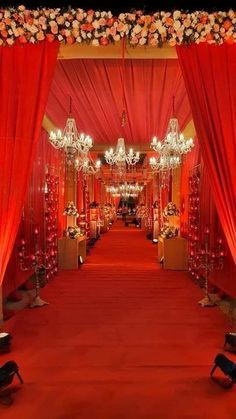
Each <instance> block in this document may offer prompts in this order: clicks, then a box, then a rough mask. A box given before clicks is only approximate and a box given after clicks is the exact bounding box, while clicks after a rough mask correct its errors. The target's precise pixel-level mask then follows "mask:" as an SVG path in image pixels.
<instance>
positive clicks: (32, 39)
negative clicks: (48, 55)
mask: <svg viewBox="0 0 236 419" xmlns="http://www.w3.org/2000/svg"><path fill="white" fill-rule="evenodd" d="M30 42H31V44H35V38H34V37H33V36H31V37H30Z"/></svg>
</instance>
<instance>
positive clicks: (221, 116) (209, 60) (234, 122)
mask: <svg viewBox="0 0 236 419" xmlns="http://www.w3.org/2000/svg"><path fill="white" fill-rule="evenodd" d="M177 52H178V57H179V60H180V64H181V67H182V71H183V76H184V80H185V85H186V89H187V93H188V96H189V101H190V104H191V109H192V115H193V120H194V124H195V128H196V133H197V136H198V140H199V144H200V147H201V152H202V157H203V161H204V163H205V166H206V170H207V171H208V177H209V182H210V185H211V188H212V192H213V196H214V199H215V204H216V208H217V211H218V214H219V218H220V221H221V224H222V228H223V230H224V233H225V236H226V239H227V242H228V245H229V248H230V251H231V253H232V256H233V258H234V261H235V262H236V212H235V208H236V182H235V179H236V87H235V86H236V45H229V44H226V43H225V44H223V45H209V44H207V43H205V44H201V45H195V44H193V45H190V46H188V47H185V46H179V47H177Z"/></svg>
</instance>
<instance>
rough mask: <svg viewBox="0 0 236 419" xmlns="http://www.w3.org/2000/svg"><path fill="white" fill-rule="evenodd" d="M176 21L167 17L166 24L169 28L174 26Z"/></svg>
mask: <svg viewBox="0 0 236 419" xmlns="http://www.w3.org/2000/svg"><path fill="white" fill-rule="evenodd" d="M173 22H174V20H173V19H172V17H167V18H166V19H165V24H166V25H168V26H172V25H173Z"/></svg>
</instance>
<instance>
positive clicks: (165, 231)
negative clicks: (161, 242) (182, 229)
mask: <svg viewBox="0 0 236 419" xmlns="http://www.w3.org/2000/svg"><path fill="white" fill-rule="evenodd" d="M160 235H161V237H163V238H165V239H171V238H172V237H176V236H178V229H177V228H176V227H174V226H168V225H165V226H164V227H162V228H161V231H160Z"/></svg>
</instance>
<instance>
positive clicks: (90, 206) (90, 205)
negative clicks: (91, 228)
mask: <svg viewBox="0 0 236 419" xmlns="http://www.w3.org/2000/svg"><path fill="white" fill-rule="evenodd" d="M98 207H99V203H98V202H96V201H93V202H91V203H90V204H89V208H90V209H93V208H98Z"/></svg>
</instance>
